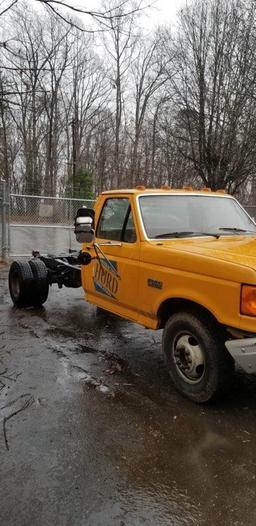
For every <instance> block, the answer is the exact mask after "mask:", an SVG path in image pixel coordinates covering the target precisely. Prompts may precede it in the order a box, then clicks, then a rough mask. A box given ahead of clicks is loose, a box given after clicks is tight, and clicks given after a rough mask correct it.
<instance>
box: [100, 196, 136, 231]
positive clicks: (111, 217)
mask: <svg viewBox="0 0 256 526" xmlns="http://www.w3.org/2000/svg"><path fill="white" fill-rule="evenodd" d="M129 206H130V203H129V199H123V198H118V199H117V198H113V199H108V200H107V201H106V202H105V205H104V207H103V210H102V213H101V216H100V221H99V224H98V228H97V232H96V236H97V237H100V238H102V239H111V240H113V241H121V237H122V232H123V226H124V222H125V219H126V217H127V212H128V210H129Z"/></svg>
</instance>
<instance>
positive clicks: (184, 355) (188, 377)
mask: <svg viewBox="0 0 256 526" xmlns="http://www.w3.org/2000/svg"><path fill="white" fill-rule="evenodd" d="M172 352H173V360H174V364H175V366H176V369H177V371H178V373H179V375H180V376H181V377H182V379H183V380H185V381H186V382H187V383H190V384H197V383H199V382H200V381H201V380H202V378H203V376H204V373H205V358H204V352H203V349H202V346H201V345H200V344H199V342H198V340H197V338H196V337H195V336H194V335H192V334H190V333H188V332H186V333H185V332H183V333H180V334H179V335H178V336H176V338H175V340H174V342H173V348H172Z"/></svg>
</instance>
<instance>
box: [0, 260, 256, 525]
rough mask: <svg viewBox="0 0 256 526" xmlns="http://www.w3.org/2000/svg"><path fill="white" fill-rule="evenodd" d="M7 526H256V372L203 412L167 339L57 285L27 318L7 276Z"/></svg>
mask: <svg viewBox="0 0 256 526" xmlns="http://www.w3.org/2000/svg"><path fill="white" fill-rule="evenodd" d="M0 322H1V323H0V338H1V344H0V503H1V504H0V524H1V526H14V525H15V526H16V525H17V526H137V525H138V526H140V525H141V526H167V525H168V526H170V525H171V526H180V525H182V526H183V525H184V526H187V525H196V526H201V525H205V526H215V525H216V524H219V525H220V526H226V525H227V526H229V525H230V526H231V525H232V526H240V525H241V526H243V525H244V526H245V525H246V526H250V525H251V526H255V524H256V502H255V491H256V443H255V435H256V377H255V376H252V377H248V376H245V375H242V374H240V373H239V374H238V373H237V374H236V376H235V380H234V385H233V388H232V390H231V391H230V393H229V395H228V397H226V398H225V399H224V400H222V401H221V402H219V403H218V405H211V406H207V407H201V406H196V405H193V404H192V403H190V402H188V401H186V400H184V399H183V398H182V397H181V396H179V395H178V394H177V393H176V392H175V390H174V388H173V386H172V384H171V382H170V380H169V377H168V374H167V371H166V369H165V365H164V362H163V359H162V355H161V332H153V331H149V330H145V329H143V328H142V327H139V326H136V325H134V324H132V323H130V322H126V321H124V320H121V319H119V318H117V317H114V316H110V315H108V314H104V313H103V312H102V311H98V310H97V309H96V308H95V307H94V306H90V305H88V304H87V303H86V302H84V300H83V294H82V290H81V289H77V290H68V289H63V290H58V289H57V288H55V287H53V288H52V289H51V291H50V296H49V300H48V302H47V303H46V305H45V308H42V309H39V310H35V309H28V310H17V309H15V308H13V307H12V305H11V302H10V299H9V296H8V291H7V270H6V268H1V269H0Z"/></svg>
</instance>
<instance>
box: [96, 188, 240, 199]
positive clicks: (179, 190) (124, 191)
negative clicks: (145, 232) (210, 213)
mask: <svg viewBox="0 0 256 526" xmlns="http://www.w3.org/2000/svg"><path fill="white" fill-rule="evenodd" d="M113 194H115V195H116V194H117V195H123V194H133V195H146V194H183V195H187V194H192V195H202V194H203V195H211V196H222V197H232V196H231V195H229V194H227V193H226V192H225V190H216V191H213V190H211V189H210V188H202V189H199V190H197V189H195V188H192V187H183V188H171V187H167V186H166V187H161V188H145V187H143V186H137V187H136V188H123V189H118V190H115V189H113V190H105V191H104V192H102V195H113Z"/></svg>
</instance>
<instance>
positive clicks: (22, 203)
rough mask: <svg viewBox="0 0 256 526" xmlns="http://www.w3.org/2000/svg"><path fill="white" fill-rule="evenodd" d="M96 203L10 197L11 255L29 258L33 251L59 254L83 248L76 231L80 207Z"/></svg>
mask: <svg viewBox="0 0 256 526" xmlns="http://www.w3.org/2000/svg"><path fill="white" fill-rule="evenodd" d="M93 204H94V201H93V200H89V199H73V198H65V197H45V196H39V195H21V194H15V193H11V194H10V218H9V255H10V256H12V257H17V256H29V255H31V251H32V250H38V251H39V252H41V253H42V254H46V253H47V254H58V253H61V252H67V251H68V250H77V249H79V244H78V243H77V241H76V239H75V236H74V234H73V230H74V218H75V215H76V212H77V210H78V208H81V207H82V206H86V207H88V208H92V207H93Z"/></svg>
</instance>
